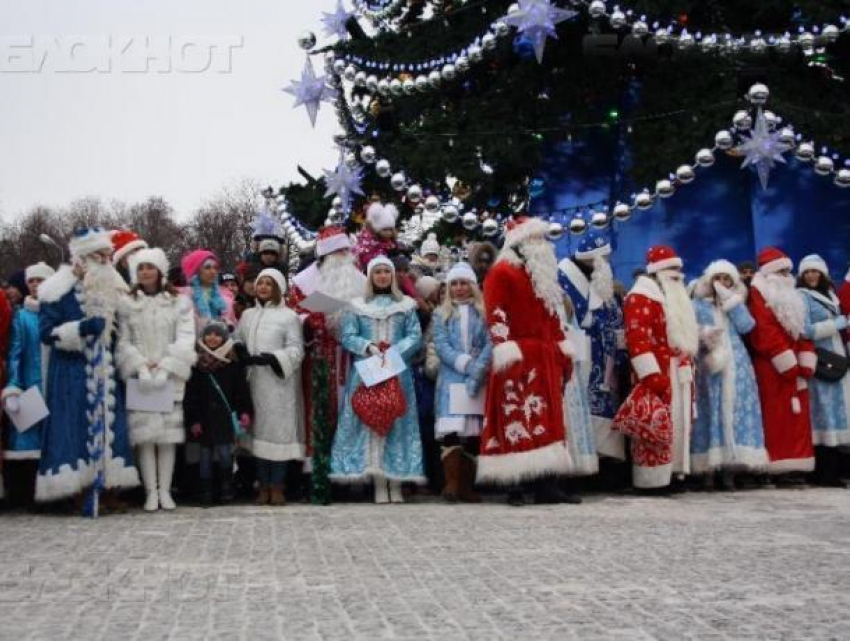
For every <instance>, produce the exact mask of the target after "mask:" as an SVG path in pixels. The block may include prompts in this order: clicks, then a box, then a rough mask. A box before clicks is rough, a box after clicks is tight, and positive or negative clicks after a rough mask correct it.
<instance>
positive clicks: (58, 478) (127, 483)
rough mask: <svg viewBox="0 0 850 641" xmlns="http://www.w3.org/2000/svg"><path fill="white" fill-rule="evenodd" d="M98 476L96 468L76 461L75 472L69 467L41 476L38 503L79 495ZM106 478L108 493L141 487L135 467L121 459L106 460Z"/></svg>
mask: <svg viewBox="0 0 850 641" xmlns="http://www.w3.org/2000/svg"><path fill="white" fill-rule="evenodd" d="M95 476H96V471H95V468H94V467H93V466H92V465H90V464H89V463H86V462H85V461H83V460H82V459H78V460H77V465H76V468H73V469H72V468H71V466H70V465H69V464H67V463H66V464H64V465H62V466H60V467H59V470H58V471H56V472H54V471H53V470H50V471H49V472H48V473H47V474H39V475H38V477H37V478H36V482H35V500H36V501H38V502H40V503H41V502H45V501H56V500H58V499H64V498H67V497H70V496H73V495H74V494H79V493H80V492H82V491H83V490H84V489H86V488H87V487H89V486H90V485H91V484H92V483H94V479H95ZM104 476H105V478H106V488H107V489H113V488H117V489H121V488H130V487H136V486H137V485H139V473H138V471H137V470H136V468H135V467H126V466H125V465H124V459H122V458H114V459H109V460H107V464H106V473H105V475H104Z"/></svg>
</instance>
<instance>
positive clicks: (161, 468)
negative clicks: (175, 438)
mask: <svg viewBox="0 0 850 641" xmlns="http://www.w3.org/2000/svg"><path fill="white" fill-rule="evenodd" d="M156 449H157V468H158V469H157V471H158V473H159V504H160V505H161V506H162V509H163V510H174V509H176V508H177V504H176V503H175V502H174V499H173V498H171V478H172V477H173V476H174V461H175V459H176V458H177V446H176V445H174V444H173V443H168V444H162V445H158V446H157V448H156Z"/></svg>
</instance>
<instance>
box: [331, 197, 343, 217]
mask: <svg viewBox="0 0 850 641" xmlns="http://www.w3.org/2000/svg"><path fill="white" fill-rule="evenodd" d="M343 209H345V204H344V203H343V202H342V198H340V197H339V196H335V197H334V199H333V201H331V212H337V213H338V212H341V211H342V210H343Z"/></svg>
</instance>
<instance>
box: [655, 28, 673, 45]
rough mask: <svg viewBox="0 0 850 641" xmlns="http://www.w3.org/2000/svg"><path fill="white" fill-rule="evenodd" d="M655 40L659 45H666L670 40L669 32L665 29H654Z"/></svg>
mask: <svg viewBox="0 0 850 641" xmlns="http://www.w3.org/2000/svg"><path fill="white" fill-rule="evenodd" d="M655 42H656V43H657V44H659V45H666V44H667V43H668V42H670V32H669V31H667V29H656V30H655Z"/></svg>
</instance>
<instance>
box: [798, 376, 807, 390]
mask: <svg viewBox="0 0 850 641" xmlns="http://www.w3.org/2000/svg"><path fill="white" fill-rule="evenodd" d="M807 389H809V382H808V381H807V380H806V379H805V378H803V377H802V376H798V377H797V391H798V392H802V391H803V390H807Z"/></svg>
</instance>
